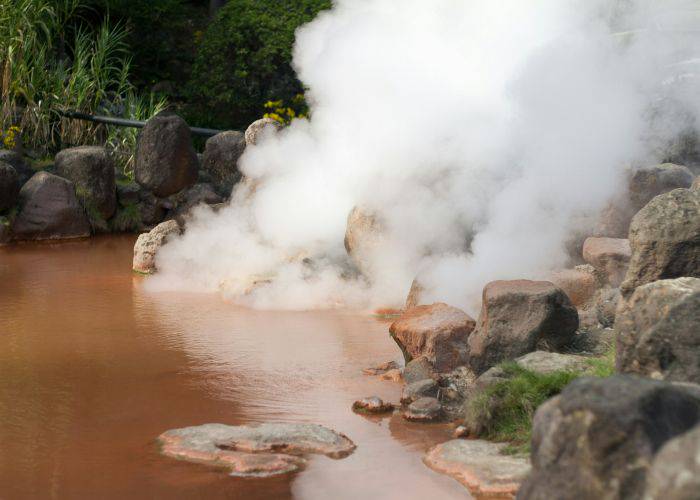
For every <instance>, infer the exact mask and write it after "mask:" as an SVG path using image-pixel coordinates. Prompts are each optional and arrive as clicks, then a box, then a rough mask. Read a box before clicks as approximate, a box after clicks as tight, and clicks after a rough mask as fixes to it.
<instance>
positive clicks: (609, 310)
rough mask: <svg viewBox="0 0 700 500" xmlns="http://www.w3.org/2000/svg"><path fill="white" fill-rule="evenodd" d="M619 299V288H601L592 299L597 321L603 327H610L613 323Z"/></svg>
mask: <svg viewBox="0 0 700 500" xmlns="http://www.w3.org/2000/svg"><path fill="white" fill-rule="evenodd" d="M619 301H620V289H619V288H603V289H601V290H599V291H598V293H596V296H595V298H594V299H593V303H594V308H595V312H596V317H597V319H598V323H600V324H601V325H602V326H603V327H605V328H611V327H612V326H613V324H614V323H615V315H616V311H617V305H618V302H619Z"/></svg>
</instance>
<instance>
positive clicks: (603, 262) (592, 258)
mask: <svg viewBox="0 0 700 500" xmlns="http://www.w3.org/2000/svg"><path fill="white" fill-rule="evenodd" d="M631 256H632V249H631V248H630V242H629V240H627V239H623V238H596V237H591V238H587V239H586V241H584V243H583V259H584V260H585V261H586V262H588V263H589V264H590V265H592V266H593V267H594V268H595V269H596V270H597V271H598V272H600V273H601V274H602V275H603V276H604V277H605V279H606V280H607V282H608V284H609V285H611V286H612V287H618V286H620V283H622V280H624V279H625V274H626V273H627V268H628V267H629V263H630V257H631Z"/></svg>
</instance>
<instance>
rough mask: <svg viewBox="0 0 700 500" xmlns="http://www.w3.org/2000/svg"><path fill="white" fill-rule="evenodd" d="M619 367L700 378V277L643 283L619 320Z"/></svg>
mask: <svg viewBox="0 0 700 500" xmlns="http://www.w3.org/2000/svg"><path fill="white" fill-rule="evenodd" d="M615 331H616V334H617V349H616V352H617V359H616V362H617V370H618V371H619V372H622V373H636V374H640V375H644V376H647V377H652V378H656V379H664V380H670V381H680V382H695V383H700V279H698V278H677V279H674V280H660V281H655V282H653V283H649V284H647V285H643V286H640V287H638V288H637V289H636V290H635V291H634V293H633V294H632V296H631V297H630V298H629V299H628V300H627V301H623V302H622V303H621V304H620V307H619V309H618V311H617V320H616V321H615Z"/></svg>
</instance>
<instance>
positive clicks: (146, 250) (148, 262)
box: [133, 220, 181, 273]
mask: <svg viewBox="0 0 700 500" xmlns="http://www.w3.org/2000/svg"><path fill="white" fill-rule="evenodd" d="M180 232H181V230H180V225H179V224H178V223H177V221H174V220H168V221H165V222H162V223H160V224H158V225H157V226H156V227H154V228H153V229H152V230H151V231H150V232H149V233H143V234H141V235H139V237H138V239H137V240H136V244H135V245H134V261H133V269H134V271H138V272H140V273H152V272H154V271H155V270H156V254H157V252H158V250H159V249H160V247H162V246H163V245H164V244H165V243H167V242H168V238H170V237H172V236H173V235H179V234H180Z"/></svg>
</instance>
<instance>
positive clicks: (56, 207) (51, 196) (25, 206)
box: [12, 172, 90, 240]
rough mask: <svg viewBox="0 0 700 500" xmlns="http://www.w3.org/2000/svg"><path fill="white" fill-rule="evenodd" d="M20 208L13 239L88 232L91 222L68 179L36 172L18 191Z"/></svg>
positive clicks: (62, 236) (81, 235)
mask: <svg viewBox="0 0 700 500" xmlns="http://www.w3.org/2000/svg"><path fill="white" fill-rule="evenodd" d="M19 198H20V203H19V205H20V208H19V213H18V214H17V217H16V218H15V220H14V222H13V224H12V234H13V237H14V238H15V239H16V240H51V239H68V238H83V237H86V236H90V223H89V222H88V219H87V217H86V216H85V212H84V210H83V208H82V207H81V206H80V203H78V199H77V198H76V197H75V188H74V186H73V183H72V182H70V181H69V180H66V179H63V178H62V177H58V176H56V175H53V174H49V173H46V172H38V173H36V174H34V176H33V177H32V178H31V179H29V181H27V183H26V184H25V185H24V186H22V189H21V190H20V192H19Z"/></svg>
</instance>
